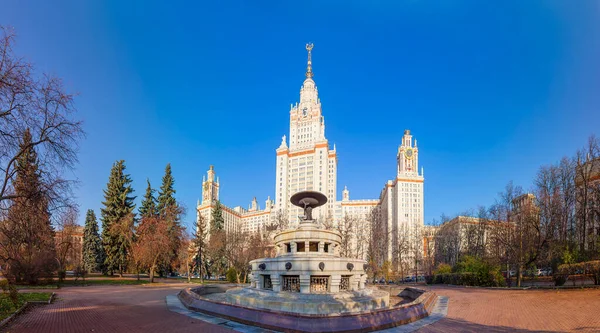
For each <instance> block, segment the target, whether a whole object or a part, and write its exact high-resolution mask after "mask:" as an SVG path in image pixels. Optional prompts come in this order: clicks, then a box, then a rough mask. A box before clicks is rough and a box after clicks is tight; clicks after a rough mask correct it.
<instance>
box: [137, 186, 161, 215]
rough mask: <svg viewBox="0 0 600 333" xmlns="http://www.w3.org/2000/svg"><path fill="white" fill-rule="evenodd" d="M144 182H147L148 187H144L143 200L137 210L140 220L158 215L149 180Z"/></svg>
mask: <svg viewBox="0 0 600 333" xmlns="http://www.w3.org/2000/svg"><path fill="white" fill-rule="evenodd" d="M146 181H147V182H148V187H146V194H144V200H142V205H141V206H140V209H139V214H140V218H144V217H154V216H156V215H157V213H158V209H157V207H156V198H154V192H155V190H154V189H152V186H151V185H150V180H149V179H148V180H146Z"/></svg>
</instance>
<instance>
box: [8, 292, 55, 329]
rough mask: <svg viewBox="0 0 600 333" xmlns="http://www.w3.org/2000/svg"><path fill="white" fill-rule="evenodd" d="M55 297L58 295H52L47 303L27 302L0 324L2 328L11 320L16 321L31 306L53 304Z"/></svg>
mask: <svg viewBox="0 0 600 333" xmlns="http://www.w3.org/2000/svg"><path fill="white" fill-rule="evenodd" d="M55 295H56V294H55V293H52V295H50V299H49V300H48V301H47V302H46V301H27V302H25V304H23V305H21V307H20V308H18V309H17V311H15V312H14V313H13V314H11V315H10V316H8V317H6V318H5V319H4V320H3V321H1V322H0V328H3V327H4V326H6V324H8V323H9V322H10V321H11V320H13V319H15V318H16V317H17V316H18V315H19V314H20V313H21V312H23V311H24V310H25V309H26V308H27V307H29V306H32V305H35V304H51V303H52V301H53V300H54V296H55Z"/></svg>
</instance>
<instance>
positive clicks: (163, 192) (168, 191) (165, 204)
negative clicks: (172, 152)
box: [157, 163, 177, 216]
mask: <svg viewBox="0 0 600 333" xmlns="http://www.w3.org/2000/svg"><path fill="white" fill-rule="evenodd" d="M174 185H175V180H174V179H173V175H172V174H171V164H170V163H169V164H167V167H166V168H165V175H164V176H163V178H162V185H161V186H160V191H159V192H158V206H157V208H158V212H159V214H160V215H162V216H164V215H166V214H167V213H172V212H169V210H170V209H171V208H173V207H177V201H176V200H175V188H173V186H174Z"/></svg>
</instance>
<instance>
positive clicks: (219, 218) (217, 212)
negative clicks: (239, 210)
mask: <svg viewBox="0 0 600 333" xmlns="http://www.w3.org/2000/svg"><path fill="white" fill-rule="evenodd" d="M210 229H211V231H216V230H223V229H225V219H223V208H222V207H221V202H220V201H217V202H216V203H215V208H213V211H212V224H211V226H210Z"/></svg>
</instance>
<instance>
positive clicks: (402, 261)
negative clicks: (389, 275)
mask: <svg viewBox="0 0 600 333" xmlns="http://www.w3.org/2000/svg"><path fill="white" fill-rule="evenodd" d="M410 245H411V244H410V233H409V230H408V228H407V227H406V226H401V227H400V230H399V232H398V239H397V241H396V246H395V248H394V251H393V255H394V260H393V261H392V264H393V266H394V270H395V271H397V272H398V273H399V275H400V278H402V279H404V277H405V276H406V274H407V273H408V271H409V270H410V266H411V262H410V260H409V258H410V253H409V252H410Z"/></svg>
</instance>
